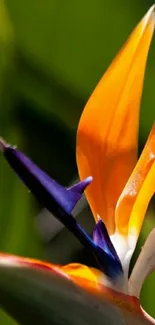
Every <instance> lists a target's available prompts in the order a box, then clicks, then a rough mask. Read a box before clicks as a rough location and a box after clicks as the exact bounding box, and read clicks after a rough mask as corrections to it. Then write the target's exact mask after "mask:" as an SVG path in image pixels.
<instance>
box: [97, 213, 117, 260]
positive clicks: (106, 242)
mask: <svg viewBox="0 0 155 325" xmlns="http://www.w3.org/2000/svg"><path fill="white" fill-rule="evenodd" d="M93 240H94V243H96V244H97V245H98V246H99V247H101V248H102V249H103V250H104V251H105V252H106V253H107V254H109V255H110V256H112V257H113V258H114V259H116V260H117V261H118V262H119V263H121V262H120V259H119V257H118V255H117V253H116V250H115V248H114V246H113V243H112V242H111V239H110V237H109V234H108V232H107V229H106V226H105V224H104V222H103V221H102V220H101V219H100V220H99V221H98V222H97V224H96V225H95V228H94V231H93Z"/></svg>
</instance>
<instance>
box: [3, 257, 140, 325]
mask: <svg viewBox="0 0 155 325" xmlns="http://www.w3.org/2000/svg"><path fill="white" fill-rule="evenodd" d="M0 304H1V306H2V307H3V308H4V309H5V310H6V311H7V312H8V313H9V314H10V315H11V316H12V317H14V318H15V319H16V320H17V321H18V322H19V324H22V325H34V324H44V325H51V324H52V325H64V324H69V325H79V324H89V325H94V324H103V322H104V325H125V324H126V321H127V320H128V319H130V321H133V319H134V321H135V320H136V323H135V324H136V325H142V324H145V322H144V323H143V320H142V319H140V318H139V316H136V315H134V313H133V314H130V312H129V313H128V312H126V313H125V314H124V312H122V311H121V307H118V306H116V305H115V304H112V303H111V302H110V301H109V300H108V299H107V298H106V294H104V293H103V295H99V294H97V293H96V294H95V293H92V292H91V291H90V292H89V291H86V290H84V289H82V288H80V287H78V286H77V285H75V284H74V283H73V282H72V281H71V280H69V279H68V278H66V277H64V276H62V275H61V274H59V273H57V272H56V271H54V270H51V271H48V270H42V269H41V268H40V269H39V268H38V269H36V268H35V266H34V265H32V267H31V266H25V267H24V266H22V265H21V266H19V265H18V266H17V265H16V263H14V265H13V264H12V265H11V264H10V265H9V263H6V262H5V261H4V260H3V257H2V256H1V258H0ZM124 315H125V318H124ZM128 317H129V318H128Z"/></svg>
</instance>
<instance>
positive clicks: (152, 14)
mask: <svg viewBox="0 0 155 325" xmlns="http://www.w3.org/2000/svg"><path fill="white" fill-rule="evenodd" d="M145 18H146V19H150V18H153V20H154V23H155V3H154V4H153V5H152V6H151V7H150V9H149V10H148V11H147V13H146V15H145Z"/></svg>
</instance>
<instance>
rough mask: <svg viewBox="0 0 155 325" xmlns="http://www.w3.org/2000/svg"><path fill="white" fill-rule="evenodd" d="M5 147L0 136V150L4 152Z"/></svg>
mask: <svg viewBox="0 0 155 325" xmlns="http://www.w3.org/2000/svg"><path fill="white" fill-rule="evenodd" d="M6 147H7V144H6V142H5V140H4V139H3V138H1V137H0V152H2V153H3V152H4V151H5V149H6Z"/></svg>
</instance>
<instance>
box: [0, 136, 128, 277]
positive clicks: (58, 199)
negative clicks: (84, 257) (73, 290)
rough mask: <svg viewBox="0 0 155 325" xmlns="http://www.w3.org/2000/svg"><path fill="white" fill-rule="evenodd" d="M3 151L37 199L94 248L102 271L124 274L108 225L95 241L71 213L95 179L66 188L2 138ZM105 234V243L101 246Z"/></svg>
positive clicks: (98, 229) (96, 235)
mask: <svg viewBox="0 0 155 325" xmlns="http://www.w3.org/2000/svg"><path fill="white" fill-rule="evenodd" d="M0 151H2V152H3V154H4V156H5V158H6V160H7V161H8V163H9V164H10V166H11V167H12V168H13V169H14V170H15V172H16V173H17V175H18V176H19V177H20V178H21V180H22V181H23V182H24V183H25V184H26V186H27V187H28V188H29V189H30V190H31V192H32V193H33V194H34V195H35V196H36V198H37V199H38V200H39V201H40V202H41V203H42V204H43V205H44V206H45V207H46V208H47V209H48V210H49V211H50V212H52V213H53V214H54V215H55V216H56V217H57V218H58V219H59V220H60V221H61V222H62V223H63V224H64V225H65V226H66V227H67V228H68V229H69V230H70V231H71V232H72V233H73V234H74V235H75V236H76V237H77V238H78V240H79V241H80V242H81V243H82V244H83V245H84V246H85V247H86V248H87V249H89V250H90V251H91V253H92V254H93V255H94V257H95V259H96V260H97V263H98V265H99V266H100V268H101V270H102V271H103V272H104V273H105V274H106V275H107V276H108V277H110V278H111V279H112V280H113V279H114V280H115V279H116V277H117V276H119V275H120V274H122V272H123V271H122V267H121V264H120V263H118V261H117V260H116V259H115V258H114V256H113V254H110V253H109V252H112V250H111V251H110V250H108V249H107V247H110V244H108V245H109V246H108V245H106V232H105V229H104V227H103V226H101V227H102V228H103V229H102V230H103V233H104V235H102V232H101V230H100V228H99V226H97V227H96V228H95V230H94V239H95V242H93V240H92V239H91V238H90V237H89V236H88V235H87V234H86V232H85V231H84V230H83V228H82V227H81V226H80V225H79V224H78V223H77V222H76V220H75V219H74V218H73V216H72V215H71V212H72V210H73V208H74V207H75V205H76V203H77V202H78V200H79V199H80V198H81V196H82V193H83V191H84V189H85V188H86V186H87V185H88V184H89V183H90V182H91V181H92V178H91V177H88V178H86V179H85V180H84V181H82V182H80V183H78V184H76V185H74V186H72V187H71V188H69V189H66V188H64V187H63V186H61V185H60V184H58V183H57V182H55V181H54V180H53V179H52V178H51V177H49V176H48V175H47V174H46V173H45V172H44V171H42V170H41V169H40V168H39V167H37V166H36V165H35V164H34V163H33V162H32V161H31V160H30V159H29V158H28V157H26V156H25V155H24V154H23V153H22V152H20V151H18V150H16V149H15V148H13V147H11V146H9V145H7V144H5V142H4V141H2V140H0ZM102 237H103V239H104V240H103V243H104V244H103V246H102V247H101V246H100V245H101V243H102V240H101V239H102ZM108 238H109V237H108ZM109 240H110V239H109ZM111 245H112V244H111ZM113 251H114V248H113Z"/></svg>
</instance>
